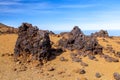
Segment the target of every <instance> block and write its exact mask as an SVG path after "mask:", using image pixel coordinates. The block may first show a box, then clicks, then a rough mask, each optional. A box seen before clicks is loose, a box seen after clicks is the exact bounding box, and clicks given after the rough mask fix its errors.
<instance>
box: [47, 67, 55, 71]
mask: <svg viewBox="0 0 120 80" xmlns="http://www.w3.org/2000/svg"><path fill="white" fill-rule="evenodd" d="M47 70H48V71H54V70H55V69H54V68H53V67H49V68H48V69H47Z"/></svg>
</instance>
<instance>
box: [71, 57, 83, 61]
mask: <svg viewBox="0 0 120 80" xmlns="http://www.w3.org/2000/svg"><path fill="white" fill-rule="evenodd" d="M72 61H74V62H81V61H82V60H81V59H80V58H78V57H74V58H72Z"/></svg>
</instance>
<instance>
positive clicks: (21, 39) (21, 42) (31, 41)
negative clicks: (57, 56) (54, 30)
mask: <svg viewBox="0 0 120 80" xmlns="http://www.w3.org/2000/svg"><path fill="white" fill-rule="evenodd" d="M50 49H51V45H50V39H49V34H48V33H47V32H46V31H43V30H39V29H38V28H37V27H36V26H32V24H28V23H23V24H22V25H21V26H20V27H19V31H18V39H17V41H16V45H15V49H14V54H15V56H17V55H25V54H32V55H33V56H36V59H37V60H40V61H41V60H43V59H47V58H48V57H49V56H50Z"/></svg>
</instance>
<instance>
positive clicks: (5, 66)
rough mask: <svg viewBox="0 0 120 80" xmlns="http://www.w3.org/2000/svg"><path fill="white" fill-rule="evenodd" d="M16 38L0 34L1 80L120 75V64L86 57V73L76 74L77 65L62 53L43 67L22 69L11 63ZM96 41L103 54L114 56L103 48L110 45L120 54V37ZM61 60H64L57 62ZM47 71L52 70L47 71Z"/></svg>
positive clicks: (54, 38)
mask: <svg viewBox="0 0 120 80" xmlns="http://www.w3.org/2000/svg"><path fill="white" fill-rule="evenodd" d="M16 39H17V35H16V34H5V35H0V80H114V78H113V73H114V72H120V62H116V63H115V62H107V61H105V59H103V58H101V57H100V56H99V55H97V56H96V58H97V60H98V61H95V60H90V59H88V57H84V58H82V60H83V61H84V62H85V63H87V64H88V66H87V67H84V70H85V71H86V73H85V74H79V73H78V72H77V70H79V69H82V68H83V67H82V66H81V65H80V63H79V62H73V61H72V60H71V58H70V53H71V52H70V51H66V52H64V53H62V54H61V55H59V56H57V57H56V58H55V59H54V60H51V61H49V62H47V63H46V64H45V65H43V66H42V67H35V66H34V65H35V64H30V65H28V64H26V65H24V66H22V67H21V66H20V65H19V62H17V63H16V62H14V58H13V56H12V54H13V53H14V46H15V42H16ZM50 39H51V40H52V41H53V42H54V43H57V41H58V40H59V39H60V37H59V38H58V37H57V36H50ZM98 40H99V43H100V44H101V45H102V46H103V47H104V50H103V52H104V53H105V54H108V55H110V56H113V57H115V56H114V55H113V53H112V52H108V51H107V50H106V49H105V48H106V47H107V45H112V47H113V49H114V50H115V51H120V37H114V38H105V39H103V38H98ZM61 57H64V58H65V59H67V61H60V58H61ZM115 58H117V57H115ZM117 59H119V58H117ZM119 60H120V59H119ZM50 68H53V70H52V69H51V70H49V69H50ZM18 69H19V70H18ZM97 72H99V73H100V74H101V77H100V78H97V77H96V76H95V74H96V73H97Z"/></svg>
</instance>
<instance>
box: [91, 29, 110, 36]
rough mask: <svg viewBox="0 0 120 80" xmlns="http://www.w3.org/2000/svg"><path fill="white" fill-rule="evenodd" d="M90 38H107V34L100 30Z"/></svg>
mask: <svg viewBox="0 0 120 80" xmlns="http://www.w3.org/2000/svg"><path fill="white" fill-rule="evenodd" d="M91 36H94V37H109V34H108V32H107V31H105V30H100V31H99V32H95V33H92V34H91Z"/></svg>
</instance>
